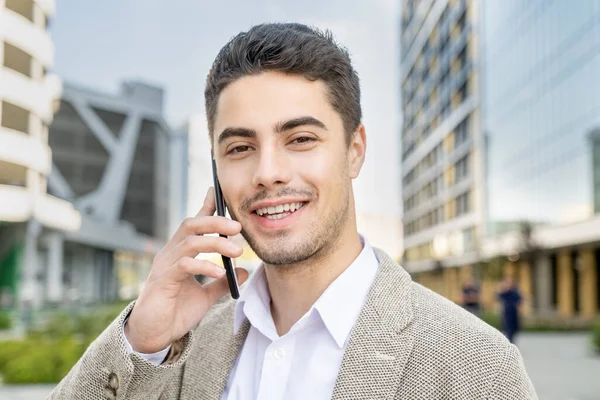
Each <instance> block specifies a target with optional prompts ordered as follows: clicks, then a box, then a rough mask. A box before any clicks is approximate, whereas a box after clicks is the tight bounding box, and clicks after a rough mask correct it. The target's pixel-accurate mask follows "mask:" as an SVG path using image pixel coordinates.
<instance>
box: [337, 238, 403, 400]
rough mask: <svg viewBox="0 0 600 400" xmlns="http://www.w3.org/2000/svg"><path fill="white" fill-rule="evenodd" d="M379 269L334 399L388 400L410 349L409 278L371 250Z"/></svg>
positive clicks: (345, 357)
mask: <svg viewBox="0 0 600 400" xmlns="http://www.w3.org/2000/svg"><path fill="white" fill-rule="evenodd" d="M374 250H375V255H376V256H377V259H378V260H379V263H380V269H379V271H378V273H377V276H376V277H375V281H374V283H373V285H372V287H371V290H370V292H369V295H368V296H367V299H366V302H365V306H364V307H363V309H362V311H361V313H360V315H359V317H358V320H357V321H356V324H355V325H354V327H353V329H352V332H351V334H350V338H349V342H348V347H347V349H346V352H345V353H344V358H343V360H342V365H341V367H340V371H339V373H338V377H337V381H336V384H335V388H334V392H333V397H332V398H333V399H348V398H352V399H356V400H358V399H392V398H394V397H395V394H396V392H397V390H398V386H399V385H400V381H401V378H402V372H403V370H404V367H405V365H406V363H407V361H408V358H409V356H410V353H411V351H412V347H413V337H412V336H411V335H410V334H408V333H406V332H404V328H405V327H406V326H407V325H408V324H409V323H410V321H411V320H412V307H411V294H410V293H411V282H412V281H411V278H410V275H409V274H408V273H407V272H406V271H405V270H404V269H402V268H401V267H400V266H399V265H398V264H396V263H395V262H394V261H393V260H392V259H391V258H390V257H389V256H388V255H387V254H385V253H384V252H383V251H381V250H379V249H374Z"/></svg>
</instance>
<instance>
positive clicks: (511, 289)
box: [498, 276, 523, 343]
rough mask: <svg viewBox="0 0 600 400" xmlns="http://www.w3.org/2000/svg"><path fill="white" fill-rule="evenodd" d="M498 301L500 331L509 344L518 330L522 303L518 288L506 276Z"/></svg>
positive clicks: (513, 340)
mask: <svg viewBox="0 0 600 400" xmlns="http://www.w3.org/2000/svg"><path fill="white" fill-rule="evenodd" d="M498 300H499V301H500V302H502V311H503V312H502V331H503V332H504V334H505V335H506V337H507V338H508V340H509V341H510V342H511V343H514V342H515V336H516V334H517V333H518V332H519V329H520V327H521V326H520V325H521V324H520V315H519V307H520V305H521V303H522V301H523V298H522V296H521V292H520V291H519V288H518V287H517V285H516V284H515V283H514V281H513V280H512V277H510V276H508V277H506V279H505V280H504V283H503V285H502V287H501V289H500V291H499V292H498Z"/></svg>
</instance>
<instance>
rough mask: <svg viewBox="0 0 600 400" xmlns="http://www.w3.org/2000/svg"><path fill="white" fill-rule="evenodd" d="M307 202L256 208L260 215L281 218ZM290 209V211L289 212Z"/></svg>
mask: <svg viewBox="0 0 600 400" xmlns="http://www.w3.org/2000/svg"><path fill="white" fill-rule="evenodd" d="M304 204H305V203H288V204H279V205H277V206H270V207H262V208H259V209H257V210H256V213H257V214H258V215H260V216H263V215H264V216H266V217H267V218H269V219H279V218H283V217H287V216H288V215H289V214H290V213H293V212H294V211H296V210H299V209H300V208H302V206H304ZM288 211H289V212H288Z"/></svg>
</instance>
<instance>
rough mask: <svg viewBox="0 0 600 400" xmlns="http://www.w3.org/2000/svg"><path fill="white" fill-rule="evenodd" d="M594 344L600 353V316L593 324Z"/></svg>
mask: <svg viewBox="0 0 600 400" xmlns="http://www.w3.org/2000/svg"><path fill="white" fill-rule="evenodd" d="M591 332H592V346H593V348H594V350H596V352H597V353H598V354H600V318H598V319H597V320H596V321H595V322H594V325H593V326H592V330H591Z"/></svg>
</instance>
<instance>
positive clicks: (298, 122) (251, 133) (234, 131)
mask: <svg viewBox="0 0 600 400" xmlns="http://www.w3.org/2000/svg"><path fill="white" fill-rule="evenodd" d="M299 126H314V127H317V128H320V129H325V130H327V126H326V125H325V124H324V123H323V122H321V121H319V120H318V119H316V118H314V117H310V116H304V117H297V118H292V119H289V120H286V121H280V122H278V123H276V124H275V126H274V130H275V132H277V133H281V132H285V131H289V130H291V129H294V128H298V127H299ZM256 136H257V134H256V131H255V130H254V129H250V128H234V127H230V128H225V129H224V130H223V132H221V134H220V135H219V139H218V143H219V144H222V143H223V142H224V141H226V140H227V139H229V138H232V137H240V138H255V137H256Z"/></svg>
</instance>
